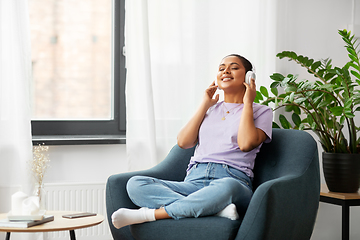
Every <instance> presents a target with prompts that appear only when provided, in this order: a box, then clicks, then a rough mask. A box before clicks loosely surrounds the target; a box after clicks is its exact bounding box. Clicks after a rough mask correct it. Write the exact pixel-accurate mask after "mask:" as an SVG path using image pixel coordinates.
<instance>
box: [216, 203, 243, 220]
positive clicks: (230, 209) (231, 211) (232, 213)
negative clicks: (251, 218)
mask: <svg viewBox="0 0 360 240" xmlns="http://www.w3.org/2000/svg"><path fill="white" fill-rule="evenodd" d="M215 216H219V217H225V218H229V219H231V220H237V219H239V214H238V213H237V210H236V206H235V204H233V203H231V204H229V205H227V207H226V208H224V209H223V210H221V211H220V212H218V213H217V214H216V215H215Z"/></svg>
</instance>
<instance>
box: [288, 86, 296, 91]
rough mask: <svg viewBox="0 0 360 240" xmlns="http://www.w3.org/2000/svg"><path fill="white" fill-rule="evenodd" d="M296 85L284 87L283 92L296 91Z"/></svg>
mask: <svg viewBox="0 0 360 240" xmlns="http://www.w3.org/2000/svg"><path fill="white" fill-rule="evenodd" d="M296 90H297V87H295V86H289V87H287V88H285V92H296Z"/></svg>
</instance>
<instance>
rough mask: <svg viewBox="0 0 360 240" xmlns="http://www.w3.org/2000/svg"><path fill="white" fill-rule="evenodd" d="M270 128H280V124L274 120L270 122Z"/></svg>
mask: <svg viewBox="0 0 360 240" xmlns="http://www.w3.org/2000/svg"><path fill="white" fill-rule="evenodd" d="M272 128H280V126H279V125H278V124H277V123H276V122H273V123H272Z"/></svg>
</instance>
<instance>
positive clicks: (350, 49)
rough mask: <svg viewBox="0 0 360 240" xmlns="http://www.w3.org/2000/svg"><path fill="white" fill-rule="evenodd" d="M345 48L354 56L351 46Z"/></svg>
mask: <svg viewBox="0 0 360 240" xmlns="http://www.w3.org/2000/svg"><path fill="white" fill-rule="evenodd" d="M346 49H347V51H348V52H349V53H350V54H351V55H353V56H356V52H355V51H354V49H352V48H351V47H346Z"/></svg>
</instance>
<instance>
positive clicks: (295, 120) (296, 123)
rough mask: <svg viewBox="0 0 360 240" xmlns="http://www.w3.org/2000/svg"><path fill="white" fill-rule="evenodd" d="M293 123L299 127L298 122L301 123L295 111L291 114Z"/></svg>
mask: <svg viewBox="0 0 360 240" xmlns="http://www.w3.org/2000/svg"><path fill="white" fill-rule="evenodd" d="M291 118H292V120H293V122H294V124H295V125H296V126H298V127H300V124H301V118H300V116H299V115H297V114H296V113H293V114H292V116H291Z"/></svg>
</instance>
